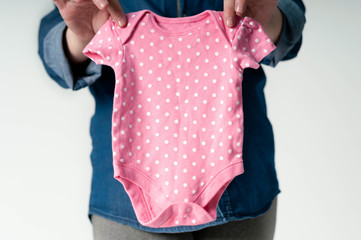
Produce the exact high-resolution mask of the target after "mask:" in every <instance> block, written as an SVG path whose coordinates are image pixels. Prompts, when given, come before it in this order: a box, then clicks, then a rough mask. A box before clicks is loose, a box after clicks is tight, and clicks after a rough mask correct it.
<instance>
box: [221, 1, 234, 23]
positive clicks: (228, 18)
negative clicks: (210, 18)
mask: <svg viewBox="0 0 361 240" xmlns="http://www.w3.org/2000/svg"><path fill="white" fill-rule="evenodd" d="M234 1H235V0H224V1H223V12H224V21H225V24H226V25H227V26H228V27H233V25H234V21H235V20H234V18H235V12H234Z"/></svg>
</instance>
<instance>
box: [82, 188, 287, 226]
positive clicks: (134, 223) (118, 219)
mask: <svg viewBox="0 0 361 240" xmlns="http://www.w3.org/2000/svg"><path fill="white" fill-rule="evenodd" d="M280 193H281V190H280V189H279V188H276V189H275V190H274V191H273V192H271V196H272V197H271V198H270V200H269V201H268V202H267V203H266V205H264V207H262V208H260V209H259V210H257V211H255V212H252V213H248V214H241V213H238V214H233V215H232V216H226V217H221V216H219V217H217V218H216V220H215V221H213V222H209V223H206V224H201V225H195V226H176V227H167V228H151V227H146V226H143V225H141V224H140V223H139V222H137V221H134V220H133V219H130V218H127V217H122V216H116V215H114V214H112V213H107V212H105V211H103V210H101V209H99V208H97V207H95V206H90V207H89V211H88V219H89V221H90V222H91V218H90V216H91V215H92V214H96V215H98V216H101V217H104V218H106V219H109V220H112V221H115V222H118V223H120V224H124V225H128V226H130V227H132V228H135V229H138V230H142V231H146V232H153V233H182V232H191V231H197V230H201V229H203V228H207V227H212V226H217V225H222V224H225V223H227V222H230V221H240V220H245V219H250V218H251V219H252V218H256V217H259V216H261V215H263V214H265V213H266V212H267V211H268V210H269V209H270V207H271V204H272V201H273V200H274V198H275V197H276V196H277V195H278V194H280Z"/></svg>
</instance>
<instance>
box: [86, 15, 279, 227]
mask: <svg viewBox="0 0 361 240" xmlns="http://www.w3.org/2000/svg"><path fill="white" fill-rule="evenodd" d="M126 16H127V19H128V25H127V26H126V27H124V28H120V27H118V26H117V25H116V24H115V22H114V21H112V20H108V21H107V22H106V23H105V24H104V25H103V26H102V27H101V28H100V30H99V31H98V32H97V34H96V35H95V36H94V38H93V39H92V40H91V42H90V43H89V44H88V45H87V46H86V48H85V49H84V51H83V52H84V54H85V55H87V56H88V57H89V58H91V59H92V60H93V61H95V62H96V63H97V64H104V65H109V66H111V67H112V68H113V69H114V72H115V77H116V84H115V92H114V102H113V115H112V149H113V166H114V178H116V179H117V180H118V181H119V182H120V183H122V184H123V186H124V188H125V190H126V192H127V194H128V195H129V198H130V200H131V202H132V205H133V207H134V211H135V214H136V216H137V219H138V220H139V222H140V223H141V224H142V225H144V226H148V227H154V228H159V227H173V226H179V225H199V224H205V223H208V222H211V221H214V220H215V219H216V217H217V211H216V208H217V204H218V202H219V199H220V197H221V195H222V194H223V192H224V190H225V189H226V187H227V186H228V184H229V183H230V182H231V181H232V179H233V178H234V177H236V176H237V175H240V174H242V173H243V172H244V169H243V159H242V147H243V109H242V108H243V103H242V74H243V71H244V69H245V68H247V67H250V68H258V67H259V64H258V63H259V61H260V60H261V59H262V58H264V57H265V56H266V55H267V54H269V53H270V52H271V51H273V50H274V49H275V46H274V44H273V43H272V42H271V40H270V39H269V38H268V36H267V35H266V34H265V33H264V31H263V29H262V27H261V25H260V24H259V23H257V22H256V21H255V20H253V19H251V18H248V17H245V18H240V17H237V18H236V20H237V21H236V25H235V26H234V27H233V28H228V27H226V26H225V25H224V21H223V12H218V11H212V10H206V11H204V12H202V13H199V14H197V15H194V16H188V17H183V18H166V17H162V16H159V15H157V14H155V13H154V12H152V11H150V10H142V11H138V12H133V13H128V14H126ZM119 201H121V199H119Z"/></svg>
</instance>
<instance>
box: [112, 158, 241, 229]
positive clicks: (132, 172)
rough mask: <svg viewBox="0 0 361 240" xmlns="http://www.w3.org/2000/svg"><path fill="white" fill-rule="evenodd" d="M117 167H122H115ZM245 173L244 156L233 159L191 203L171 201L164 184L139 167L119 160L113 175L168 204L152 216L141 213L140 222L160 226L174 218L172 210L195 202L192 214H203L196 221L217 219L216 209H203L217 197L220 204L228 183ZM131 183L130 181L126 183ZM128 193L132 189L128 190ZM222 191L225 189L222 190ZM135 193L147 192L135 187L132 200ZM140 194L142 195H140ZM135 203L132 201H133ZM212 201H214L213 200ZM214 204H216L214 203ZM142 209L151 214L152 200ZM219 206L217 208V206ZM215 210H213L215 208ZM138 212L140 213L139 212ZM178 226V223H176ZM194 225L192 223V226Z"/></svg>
mask: <svg viewBox="0 0 361 240" xmlns="http://www.w3.org/2000/svg"><path fill="white" fill-rule="evenodd" d="M116 166H119V168H118V167H116ZM123 168H126V169H128V170H126V171H124V169H123ZM243 172H244V168H243V159H242V158H240V159H237V160H234V161H233V162H232V163H231V164H230V165H228V166H227V167H225V168H223V169H222V170H221V171H219V172H217V174H216V175H215V176H214V177H213V178H212V179H211V180H210V181H208V182H207V183H206V184H205V186H204V187H203V188H202V190H201V191H200V192H199V193H198V194H197V195H196V196H195V197H194V198H192V199H189V200H190V203H184V202H182V201H180V202H174V201H170V200H168V199H167V198H166V197H165V193H164V192H163V189H162V187H161V186H160V184H158V182H156V181H155V180H153V179H151V178H150V177H149V176H148V175H147V174H145V173H143V172H142V171H141V170H140V169H137V168H134V167H129V166H126V165H125V164H121V163H118V162H114V178H115V179H117V180H118V181H119V182H121V183H122V184H124V181H123V180H122V179H125V180H126V181H127V182H129V183H130V184H133V185H135V186H136V188H140V189H142V191H144V192H145V193H146V194H148V195H149V196H151V197H155V196H157V198H158V199H157V200H156V201H157V202H161V203H160V204H161V205H163V204H165V203H167V205H166V207H164V208H163V209H162V210H161V211H160V212H158V213H157V215H156V217H155V218H153V219H144V217H143V219H141V217H140V215H139V216H138V220H139V222H140V223H141V224H142V225H144V226H148V227H157V228H159V227H161V226H162V225H163V223H165V222H167V221H168V220H170V219H171V216H172V215H169V213H172V212H173V210H177V211H178V210H179V209H182V204H183V205H184V206H185V205H187V204H189V205H190V204H193V205H197V206H195V208H193V209H194V210H195V211H196V212H195V213H194V212H192V214H195V215H197V214H200V215H201V217H200V218H199V216H198V220H197V221H196V222H198V221H199V219H201V220H200V222H203V223H208V222H211V221H213V220H214V219H216V216H217V215H216V214H217V213H216V211H212V212H208V211H207V210H205V209H204V208H205V207H206V206H207V205H208V204H209V203H210V202H212V201H213V200H214V199H215V198H218V199H216V202H217V205H218V202H219V199H220V197H221V195H222V194H223V192H224V190H225V187H224V186H225V185H227V186H228V184H229V183H230V182H231V181H232V180H233V179H234V178H235V177H236V176H238V175H240V174H242V173H243ZM127 184H128V183H127ZM214 189H217V192H216V193H215V191H214ZM126 191H127V192H128V191H129V189H126ZM219 191H222V192H221V193H220V192H219ZM134 194H138V196H137V198H138V197H141V198H142V199H145V198H144V194H143V193H142V192H141V191H136V192H135V191H134V190H132V193H130V192H129V193H128V195H129V196H132V197H130V199H131V200H132V198H134V197H136V196H135V195H134ZM139 195H140V196H139ZM132 202H133V201H132ZM212 203H213V202H212ZM213 204H214V203H213ZM133 208H134V209H137V207H135V206H133ZM142 208H143V210H142V212H143V211H144V208H146V209H145V211H146V212H147V213H148V214H147V215H148V216H149V212H151V209H150V208H149V203H145V204H143V205H142ZM215 209H216V208H215ZM215 209H213V210H215ZM137 215H138V214H137ZM151 215H155V214H154V213H153V212H151ZM174 226H176V225H174ZM189 226H192V225H189Z"/></svg>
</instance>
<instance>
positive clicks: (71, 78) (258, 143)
mask: <svg viewBox="0 0 361 240" xmlns="http://www.w3.org/2000/svg"><path fill="white" fill-rule="evenodd" d="M120 3H121V5H122V7H123V9H124V11H125V12H126V13H128V12H135V11H139V10H143V9H150V10H152V11H153V12H155V13H157V14H159V15H162V16H165V17H177V14H178V13H179V12H180V13H181V16H191V15H195V14H198V13H200V12H202V11H204V10H206V9H211V10H216V11H222V10H223V1H222V0H208V1H202V0H179V4H178V5H179V8H178V9H177V1H176V0H143V1H137V0H133V1H125V0H121V1H120ZM278 7H279V9H280V10H281V11H282V13H283V27H282V32H281V36H280V39H279V41H278V42H277V44H276V46H277V49H276V50H275V51H273V52H272V53H271V54H269V55H268V56H267V57H265V58H264V59H263V60H262V61H261V63H262V64H265V65H269V66H272V67H275V66H276V65H277V64H278V63H279V62H280V61H283V60H288V59H292V58H294V57H296V56H297V54H298V52H299V50H300V47H301V44H302V30H303V27H304V24H305V22H306V19H305V7H304V5H303V3H302V1H300V0H280V1H279V3H278ZM65 29H66V25H65V23H64V21H63V20H62V18H61V16H60V13H59V11H58V10H57V8H55V9H54V10H53V11H52V12H50V13H49V14H48V15H46V16H45V17H44V18H43V19H42V20H41V23H40V28H39V46H38V47H39V50H38V51H39V55H40V58H41V60H42V61H43V64H44V67H45V69H46V71H47V73H48V75H49V76H50V77H51V78H52V79H53V80H54V81H55V82H56V83H57V84H59V86H61V87H62V88H69V89H71V90H73V91H77V90H80V89H83V88H85V87H88V89H89V90H90V92H91V94H92V95H93V97H94V99H95V112H94V115H93V116H92V118H91V123H90V136H91V138H92V146H93V148H92V152H91V155H90V158H91V164H92V168H93V173H92V184H91V194H90V201H89V212H88V216H89V217H90V215H91V214H97V215H100V216H103V217H105V218H107V219H110V220H113V221H116V222H119V223H122V224H126V225H129V226H132V227H134V228H137V229H140V230H144V231H149V232H167V233H176V232H187V231H194V230H199V229H202V228H205V227H208V226H214V225H219V224H223V223H226V222H228V221H232V220H241V219H245V218H254V217H257V216H259V215H262V214H263V213H265V212H266V211H267V210H268V209H269V208H270V206H271V203H272V200H273V198H274V197H275V196H277V195H278V194H279V193H280V192H281V191H280V188H279V183H278V179H277V173H276V168H275V149H274V136H273V130H272V125H271V123H270V121H269V119H268V117H267V108H266V102H265V96H264V87H265V84H266V76H265V74H264V71H263V69H262V67H260V68H258V69H250V68H248V69H246V70H245V72H244V78H243V82H242V88H243V89H242V94H243V104H244V108H243V111H244V145H243V160H244V169H245V172H244V173H243V174H241V175H239V176H237V177H236V178H234V179H233V181H232V182H231V183H230V184H229V186H228V187H227V189H226V190H225V192H224V193H223V195H222V197H221V199H220V201H219V204H218V207H217V219H216V220H215V221H213V222H210V223H207V224H203V225H197V226H177V227H170V228H149V227H145V226H143V225H141V224H139V222H138V221H137V218H136V216H135V213H134V210H133V207H132V205H131V202H130V199H129V197H128V195H127V194H126V192H125V190H124V188H123V186H122V184H121V183H119V182H118V181H117V180H116V179H114V178H113V165H112V159H113V156H112V148H111V141H112V140H111V126H112V124H111V119H112V107H113V94H114V86H115V77H114V72H113V70H112V69H111V68H110V67H108V66H101V65H96V64H95V63H94V62H91V61H87V62H86V63H84V64H83V65H82V66H77V67H76V68H75V67H72V66H71V65H70V64H69V62H68V61H67V59H66V57H65V54H64V49H63V38H64V32H65V31H64V30H65ZM89 219H90V218H89Z"/></svg>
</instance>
